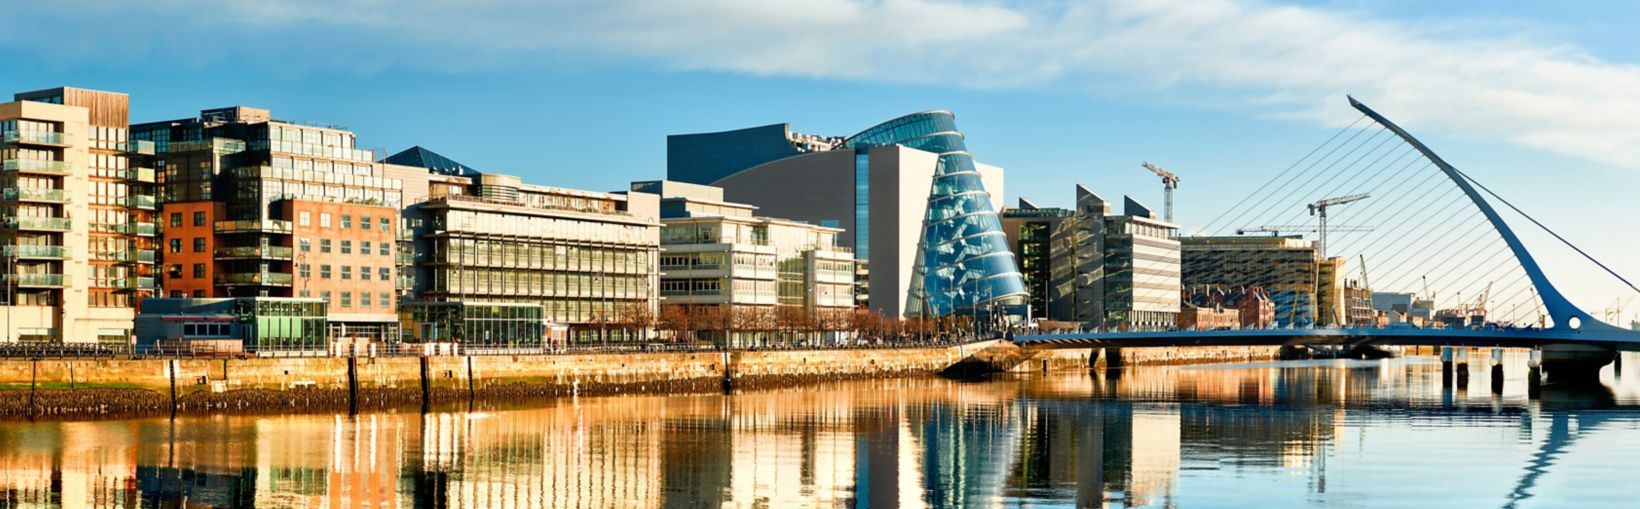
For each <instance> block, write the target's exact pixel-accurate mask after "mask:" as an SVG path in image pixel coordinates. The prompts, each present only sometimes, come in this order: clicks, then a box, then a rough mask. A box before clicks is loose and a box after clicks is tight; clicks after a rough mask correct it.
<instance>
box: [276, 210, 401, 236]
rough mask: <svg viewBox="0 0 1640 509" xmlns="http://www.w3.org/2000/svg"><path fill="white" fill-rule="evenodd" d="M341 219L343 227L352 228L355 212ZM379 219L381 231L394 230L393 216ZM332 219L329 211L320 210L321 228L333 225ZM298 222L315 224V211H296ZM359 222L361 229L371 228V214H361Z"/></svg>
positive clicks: (303, 224) (343, 215)
mask: <svg viewBox="0 0 1640 509" xmlns="http://www.w3.org/2000/svg"><path fill="white" fill-rule="evenodd" d="M341 219H342V221H341V227H342V228H344V229H347V228H352V227H353V214H341ZM377 219H378V220H379V222H378V223H377V225H378V226H377V227H378V228H380V229H381V231H384V232H389V231H393V219H392V218H389V217H379V218H377ZM330 220H331V215H330V213H329V212H320V213H319V227H320V228H330V225H331V222H330ZM296 224H297V225H298V226H313V213H311V212H308V211H305V210H304V211H301V212H298V213H296ZM358 224H359V229H360V230H369V229H370V224H371V222H370V216H359V223H358Z"/></svg>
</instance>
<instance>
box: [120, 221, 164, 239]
mask: <svg viewBox="0 0 1640 509" xmlns="http://www.w3.org/2000/svg"><path fill="white" fill-rule="evenodd" d="M114 233H123V234H126V235H140V236H143V237H152V236H154V235H157V234H159V226H158V225H155V224H154V223H125V224H116V225H114Z"/></svg>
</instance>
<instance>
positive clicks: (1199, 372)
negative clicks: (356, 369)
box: [0, 357, 1640, 508]
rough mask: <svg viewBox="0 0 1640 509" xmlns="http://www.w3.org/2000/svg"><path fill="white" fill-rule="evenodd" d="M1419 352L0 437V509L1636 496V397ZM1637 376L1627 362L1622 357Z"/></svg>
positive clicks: (1498, 501)
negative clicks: (1498, 387) (1548, 384)
mask: <svg viewBox="0 0 1640 509" xmlns="http://www.w3.org/2000/svg"><path fill="white" fill-rule="evenodd" d="M1523 361H1524V359H1516V358H1513V357H1511V359H1510V362H1511V364H1510V372H1509V374H1508V375H1507V376H1506V379H1505V384H1504V386H1505V390H1504V392H1503V393H1502V394H1501V395H1494V394H1492V393H1491V391H1490V382H1491V381H1490V379H1489V378H1488V377H1489V373H1487V372H1486V371H1487V370H1476V371H1477V373H1476V376H1473V377H1471V380H1470V381H1469V385H1470V386H1473V387H1476V389H1475V390H1470V389H1469V387H1468V386H1460V387H1454V388H1450V389H1443V388H1442V387H1441V383H1440V380H1439V376H1440V367H1439V365H1438V364H1435V363H1432V362H1430V361H1429V360H1428V359H1420V358H1413V359H1402V360H1393V361H1382V362H1379V361H1372V362H1339V361H1317V362H1297V363H1269V364H1243V365H1235V366H1223V367H1195V368H1179V367H1158V368H1142V367H1139V368H1130V369H1127V370H1123V371H1122V372H1121V373H1120V374H1119V376H1113V377H1105V376H1090V375H1089V374H1087V373H1067V374H1061V375H1048V376H1026V377H1015V378H1004V379H997V380H991V381H986V382H978V383H975V382H966V383H959V382H952V381H945V380H931V379H914V380H893V381H877V382H859V383H840V384H831V385H823V386H816V387H805V388H797V389H789V390H781V391H774V392H752V393H745V394H737V395H733V396H722V395H699V396H672V397H661V396H620V397H606V398H580V399H573V400H561V401H557V402H553V403H550V404H547V405H545V406H538V407H534V408H521V409H501V408H497V409H490V410H486V411H475V412H444V413H431V414H425V415H423V414H418V413H385V414H372V415H362V416H357V417H347V416H280V417H209V418H180V419H175V420H165V419H155V420H136V421H104V422H69V423H8V424H0V507H16V506H48V507H58V506H60V507H253V506H255V507H295V506H302V507H362V506H369V507H460V508H467V507H473V508H476V507H655V506H674V507H707V506H710V507H797V506H828V507H835V506H854V507H863V506H870V507H995V506H1022V505H1037V504H1048V505H1061V506H1063V505H1074V506H1077V507H1197V506H1203V505H1206V506H1249V505H1261V506H1276V507H1308V506H1327V505H1350V506H1360V507H1379V506H1399V507H1406V506H1429V505H1443V506H1461V507H1474V506H1481V507H1488V506H1490V507H1533V506H1538V507H1553V506H1577V507H1599V506H1612V507H1632V503H1633V500H1635V498H1636V497H1637V496H1640V487H1636V486H1634V485H1633V484H1632V483H1630V482H1628V480H1629V479H1630V478H1631V477H1632V475H1633V473H1634V472H1636V471H1637V470H1640V441H1637V440H1634V438H1635V437H1637V436H1640V434H1637V433H1636V431H1640V407H1637V406H1636V403H1637V402H1640V388H1637V387H1635V386H1634V384H1635V382H1634V380H1635V379H1636V377H1634V376H1628V377H1615V376H1612V375H1614V374H1613V373H1608V376H1607V377H1606V381H1607V385H1608V389H1606V390H1601V391H1595V392H1587V391H1584V392H1575V393H1573V392H1556V391H1553V390H1549V391H1546V392H1545V393H1544V395H1543V399H1541V400H1530V399H1528V398H1527V397H1526V387H1525V381H1524V369H1523V368H1522V367H1521V366H1520V363H1523ZM1625 364H1628V365H1631V366H1632V365H1633V363H1632V362H1630V363H1625Z"/></svg>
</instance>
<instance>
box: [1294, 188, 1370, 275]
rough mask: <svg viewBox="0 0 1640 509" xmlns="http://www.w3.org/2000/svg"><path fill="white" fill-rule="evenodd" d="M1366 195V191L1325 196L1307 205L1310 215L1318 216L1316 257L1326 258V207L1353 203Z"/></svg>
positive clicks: (1363, 198)
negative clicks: (1330, 196) (1333, 196)
mask: <svg viewBox="0 0 1640 509" xmlns="http://www.w3.org/2000/svg"><path fill="white" fill-rule="evenodd" d="M1368 197H1369V196H1368V194H1367V193H1361V194H1352V195H1349V196H1339V197H1337V198H1327V199H1323V200H1320V201H1317V202H1315V203H1311V204H1309V205H1307V206H1308V207H1309V208H1310V215H1312V216H1317V217H1319V218H1320V222H1319V223H1318V225H1317V226H1316V237H1317V241H1316V246H1315V252H1316V256H1317V257H1318V258H1321V259H1322V260H1325V259H1327V209H1328V208H1330V207H1336V206H1339V205H1343V204H1346V203H1354V202H1358V201H1361V200H1365V199H1367V198H1368Z"/></svg>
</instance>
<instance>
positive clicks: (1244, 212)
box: [1209, 124, 1389, 228]
mask: <svg viewBox="0 0 1640 509" xmlns="http://www.w3.org/2000/svg"><path fill="white" fill-rule="evenodd" d="M1374 125H1375V126H1376V124H1374ZM1351 126H1352V127H1353V126H1354V124H1351ZM1347 130H1348V129H1347ZM1370 130H1371V129H1370V128H1362V129H1356V130H1355V134H1351V135H1350V137H1349V138H1348V139H1345V140H1344V141H1343V142H1342V143H1340V144H1338V145H1337V146H1335V147H1333V148H1332V149H1331V150H1328V151H1327V154H1326V155H1323V156H1321V157H1320V158H1318V159H1315V160H1314V161H1311V162H1310V164H1309V166H1306V167H1304V169H1303V170H1300V171H1299V172H1298V174H1296V175H1293V177H1292V178H1290V179H1285V180H1283V179H1279V178H1278V179H1274V180H1272V181H1271V183H1274V182H1275V180H1282V184H1281V185H1280V186H1277V187H1276V188H1275V189H1274V190H1273V191H1271V192H1270V193H1269V194H1267V195H1265V196H1264V197H1262V198H1260V199H1259V201H1258V202H1257V203H1255V204H1254V205H1253V206H1252V207H1251V208H1249V209H1245V210H1242V211H1241V212H1240V213H1238V214H1237V215H1236V218H1235V219H1233V220H1231V222H1230V223H1226V224H1224V225H1222V226H1219V227H1223V228H1234V227H1235V225H1234V223H1237V222H1240V221H1241V220H1242V218H1244V217H1246V216H1247V214H1248V213H1249V212H1253V211H1254V210H1260V207H1264V206H1265V204H1266V203H1268V202H1269V201H1270V200H1271V199H1279V197H1280V196H1283V195H1284V193H1283V192H1282V191H1283V190H1285V189H1287V186H1290V185H1292V184H1294V183H1297V182H1299V179H1298V178H1299V177H1301V176H1303V175H1305V174H1307V173H1309V172H1310V170H1313V169H1315V168H1316V165H1319V164H1321V163H1322V162H1323V161H1326V160H1328V159H1330V158H1332V156H1333V154H1336V153H1338V150H1339V149H1342V148H1344V147H1345V146H1348V145H1350V144H1351V143H1352V142H1354V141H1355V139H1356V138H1358V137H1360V136H1361V134H1363V133H1366V132H1369V131H1370ZM1383 132H1389V131H1388V130H1387V129H1383V128H1381V127H1379V132H1378V133H1374V134H1373V136H1370V137H1368V141H1370V140H1371V139H1372V138H1374V137H1377V136H1378V134H1382V133H1383ZM1328 141H1329V143H1330V142H1331V140H1328ZM1322 147H1325V145H1322ZM1322 147H1316V149H1317V150H1320V149H1321V148H1322ZM1358 147H1359V146H1358ZM1312 153H1313V151H1312ZM1306 157H1308V156H1306ZM1300 162H1302V161H1300ZM1335 164H1336V163H1335ZM1322 172H1323V173H1325V172H1326V170H1322ZM1284 174H1285V173H1284ZM1312 180H1313V177H1312ZM1307 184H1308V182H1307V181H1306V184H1305V185H1307ZM1266 186H1268V184H1266ZM1300 187H1302V185H1301V186H1300ZM1261 189H1262V188H1261ZM1285 194H1287V195H1290V194H1292V193H1285ZM1251 197H1252V196H1251V195H1250V196H1249V198H1251ZM1243 201H1245V200H1243ZM1239 206H1240V205H1239V204H1238V207H1239ZM1229 212H1234V210H1231V211H1227V212H1226V213H1225V214H1224V215H1221V216H1220V218H1223V217H1224V216H1227V215H1229ZM1259 214H1262V212H1259ZM1214 225H1218V219H1215V220H1213V222H1212V223H1209V226H1214Z"/></svg>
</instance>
